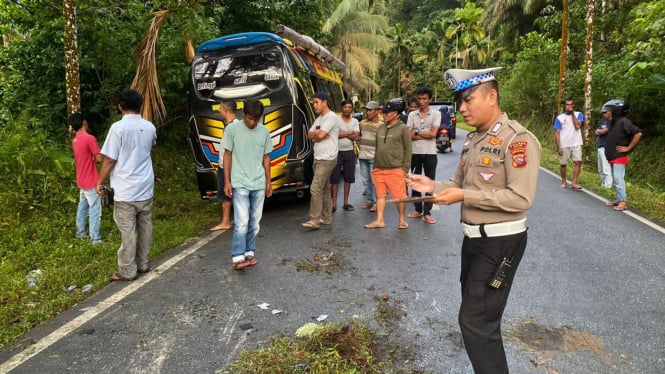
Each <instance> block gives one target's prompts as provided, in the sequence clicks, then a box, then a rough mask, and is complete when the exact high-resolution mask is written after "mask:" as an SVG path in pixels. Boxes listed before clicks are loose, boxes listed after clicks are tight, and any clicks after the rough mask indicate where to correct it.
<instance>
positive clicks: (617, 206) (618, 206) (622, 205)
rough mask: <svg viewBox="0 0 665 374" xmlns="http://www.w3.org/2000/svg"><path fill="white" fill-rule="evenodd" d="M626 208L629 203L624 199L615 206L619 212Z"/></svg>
mask: <svg viewBox="0 0 665 374" xmlns="http://www.w3.org/2000/svg"><path fill="white" fill-rule="evenodd" d="M626 209H628V205H627V204H626V203H624V202H623V201H622V202H620V203H619V204H617V205H616V206H615V207H614V210H616V211H617V212H623V211H624V210H626Z"/></svg>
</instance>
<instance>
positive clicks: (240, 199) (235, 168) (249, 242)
mask: <svg viewBox="0 0 665 374" xmlns="http://www.w3.org/2000/svg"><path fill="white" fill-rule="evenodd" d="M243 112H244V114H245V116H244V117H245V118H243V120H242V122H235V123H233V124H231V125H230V126H229V127H228V128H226V131H225V132H224V140H223V143H222V145H223V148H224V179H225V185H224V193H225V194H226V195H227V196H229V197H231V198H232V199H233V218H234V220H235V225H234V228H233V244H232V247H231V257H232V260H233V269H235V270H242V269H244V268H246V267H248V266H254V265H256V263H257V261H256V258H255V252H256V237H257V236H258V234H259V222H260V221H261V216H262V214H263V201H264V200H265V197H266V196H268V197H270V196H271V195H272V184H271V181H270V152H271V151H272V141H271V140H270V131H268V129H267V128H266V127H265V126H264V125H263V123H260V121H261V117H262V116H263V104H262V103H261V102H260V101H257V100H250V101H248V102H246V103H245V105H244V109H243Z"/></svg>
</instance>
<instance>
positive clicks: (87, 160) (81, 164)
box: [68, 113, 102, 244]
mask: <svg viewBox="0 0 665 374" xmlns="http://www.w3.org/2000/svg"><path fill="white" fill-rule="evenodd" d="M68 123H69V126H70V127H71V128H72V130H73V131H76V136H74V139H72V150H73V151H74V163H75V165H76V185H77V187H78V188H79V190H80V193H79V204H78V210H77V211H76V237H77V238H79V239H85V238H87V235H86V233H85V226H86V223H87V224H88V226H89V232H90V240H91V241H92V243H93V244H98V243H101V241H102V239H101V236H100V234H99V226H100V224H101V221H102V202H101V199H100V197H99V195H98V194H97V191H96V187H97V178H98V177H99V172H98V170H97V164H98V163H101V162H102V155H101V153H99V151H100V149H99V144H97V139H95V137H94V136H93V135H91V134H89V133H88V121H86V119H85V117H83V115H82V114H81V113H74V114H72V115H70V116H69V119H68Z"/></svg>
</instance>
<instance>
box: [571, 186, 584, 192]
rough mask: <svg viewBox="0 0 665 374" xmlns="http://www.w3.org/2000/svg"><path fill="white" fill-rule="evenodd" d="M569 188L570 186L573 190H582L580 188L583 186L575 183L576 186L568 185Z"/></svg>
mask: <svg viewBox="0 0 665 374" xmlns="http://www.w3.org/2000/svg"><path fill="white" fill-rule="evenodd" d="M570 188H571V189H572V190H573V191H582V188H584V187H582V186H580V185H577V186H570Z"/></svg>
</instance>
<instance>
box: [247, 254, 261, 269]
mask: <svg viewBox="0 0 665 374" xmlns="http://www.w3.org/2000/svg"><path fill="white" fill-rule="evenodd" d="M245 262H246V263H247V267H249V266H254V265H256V264H258V263H259V262H258V261H256V258H255V257H254V256H245Z"/></svg>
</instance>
